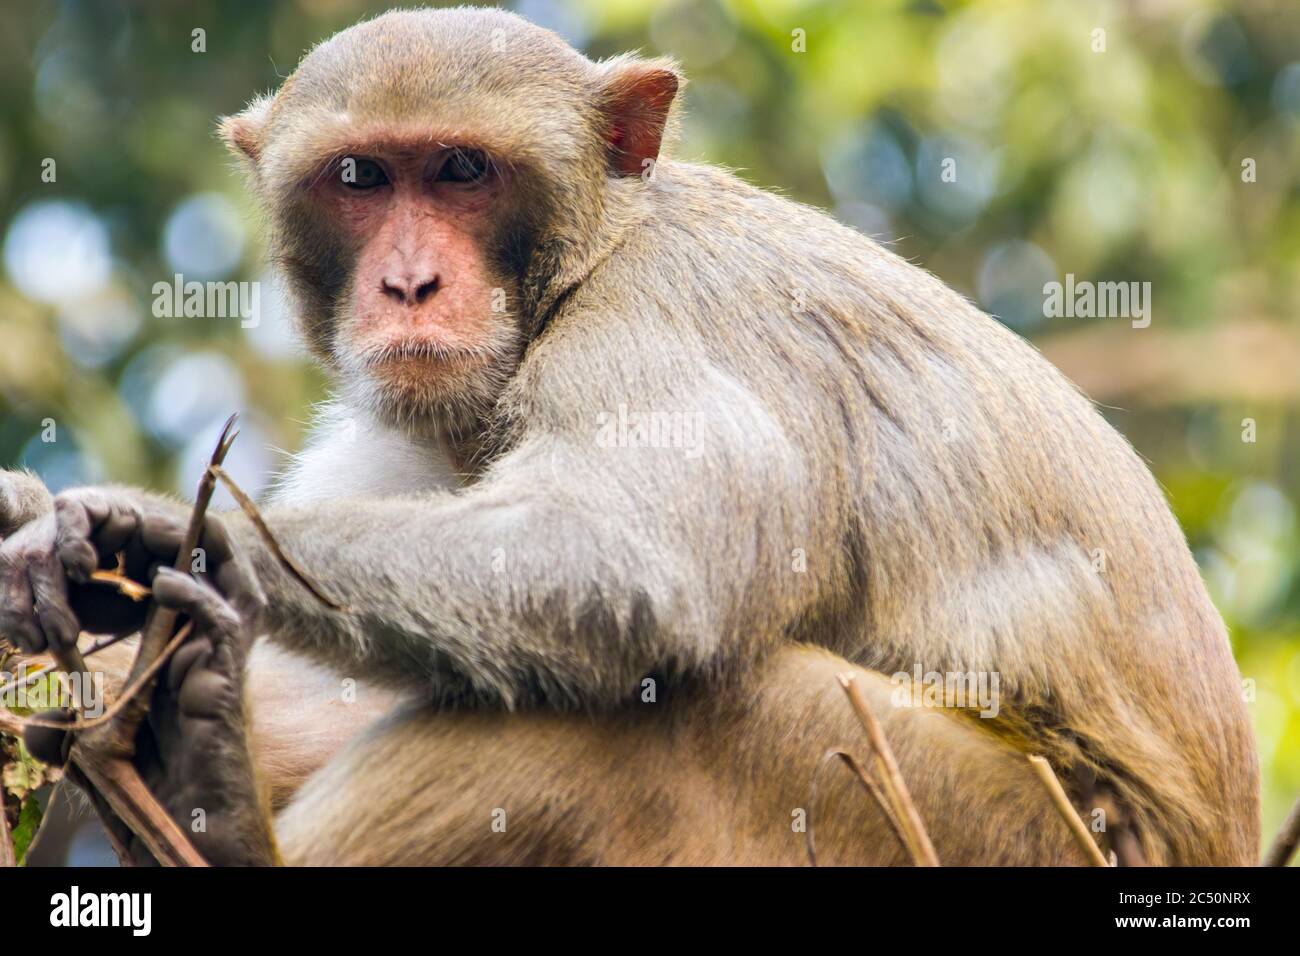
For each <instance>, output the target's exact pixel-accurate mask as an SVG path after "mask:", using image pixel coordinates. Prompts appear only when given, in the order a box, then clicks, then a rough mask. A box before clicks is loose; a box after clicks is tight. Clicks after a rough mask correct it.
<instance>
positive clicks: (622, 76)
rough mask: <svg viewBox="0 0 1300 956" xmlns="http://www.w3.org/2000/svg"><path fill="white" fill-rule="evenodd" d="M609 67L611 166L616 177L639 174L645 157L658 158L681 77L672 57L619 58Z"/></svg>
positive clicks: (607, 105)
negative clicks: (666, 58)
mask: <svg viewBox="0 0 1300 956" xmlns="http://www.w3.org/2000/svg"><path fill="white" fill-rule="evenodd" d="M608 70H609V72H608V74H607V78H606V80H605V89H604V94H605V96H604V103H603V107H604V111H605V116H606V119H607V123H608V125H607V126H606V130H607V132H606V137H607V139H608V143H609V155H610V160H609V162H610V168H611V169H612V170H613V172H614V174H615V175H617V176H640V175H641V174H642V173H643V172H644V171H645V167H646V165H647V164H646V160H650V161H654V160H656V159H658V158H659V147H660V146H661V145H662V144H663V138H664V127H665V126H666V125H667V123H668V110H669V108H670V107H671V106H672V105H673V99H674V98H675V97H676V96H677V89H678V87H679V86H680V85H681V77H680V76H679V75H678V72H677V69H676V67H675V66H674V64H673V63H672V62H671V61H669V60H635V59H622V58H620V59H617V60H615V61H613V62H611V63H610V64H609V66H608Z"/></svg>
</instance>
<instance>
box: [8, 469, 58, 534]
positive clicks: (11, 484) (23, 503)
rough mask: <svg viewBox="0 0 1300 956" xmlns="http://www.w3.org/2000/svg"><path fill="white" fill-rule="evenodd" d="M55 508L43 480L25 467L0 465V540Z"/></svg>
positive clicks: (52, 498)
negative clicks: (9, 467)
mask: <svg viewBox="0 0 1300 956" xmlns="http://www.w3.org/2000/svg"><path fill="white" fill-rule="evenodd" d="M53 510H54V497H53V496H52V495H51V494H50V491H49V489H48V488H46V487H45V484H44V482H42V481H41V479H39V478H37V477H36V476H35V475H33V474H32V473H31V472H28V471H7V470H4V469H0V541H3V540H4V539H5V538H7V537H9V536H10V535H11V534H13V533H14V532H15V531H17V530H18V529H19V528H21V527H22V526H23V525H25V524H27V523H28V522H29V521H35V520H36V519H37V518H39V517H41V516H42V515H46V514H49V513H50V512H51V511H53Z"/></svg>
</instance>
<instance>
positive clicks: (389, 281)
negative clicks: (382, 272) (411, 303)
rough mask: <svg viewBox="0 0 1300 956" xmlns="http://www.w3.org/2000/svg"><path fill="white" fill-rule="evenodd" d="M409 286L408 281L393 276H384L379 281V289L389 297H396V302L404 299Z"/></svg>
mask: <svg viewBox="0 0 1300 956" xmlns="http://www.w3.org/2000/svg"><path fill="white" fill-rule="evenodd" d="M409 288H410V285H409V283H407V282H405V281H404V280H402V279H398V278H396V277H394V276H384V278H383V280H382V281H381V282H380V283H379V289H380V291H381V292H383V294H384V295H386V296H388V297H389V298H390V299H396V300H397V301H398V302H405V301H406V290H407V289H409Z"/></svg>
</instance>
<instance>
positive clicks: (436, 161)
mask: <svg viewBox="0 0 1300 956" xmlns="http://www.w3.org/2000/svg"><path fill="white" fill-rule="evenodd" d="M504 189H505V183H504V182H503V180H502V177H501V174H500V173H499V172H498V170H497V169H496V167H495V165H494V164H493V163H492V161H491V160H490V158H489V157H488V156H487V154H486V153H484V152H482V151H480V150H476V149H470V148H456V147H446V146H441V145H436V144H435V145H434V146H433V148H430V147H429V144H428V142H427V140H426V141H425V142H424V143H422V144H420V145H419V146H418V147H416V146H404V145H401V144H397V145H394V144H385V145H377V146H372V147H370V148H369V149H368V150H367V151H366V152H364V153H363V152H360V151H358V152H357V153H355V154H353V155H350V156H347V157H346V158H344V159H342V160H340V161H339V162H338V163H337V164H335V165H334V166H333V167H331V168H330V170H329V171H327V173H326V175H325V176H323V177H322V178H321V179H320V180H319V181H318V182H317V184H316V185H315V186H314V187H313V191H314V192H315V193H316V194H317V197H318V201H319V202H320V203H322V204H324V207H325V209H324V211H325V214H326V216H327V217H328V218H329V219H330V220H331V221H332V223H333V224H334V225H335V227H336V228H338V229H340V230H341V231H342V233H343V235H344V238H345V240H346V241H347V242H348V244H349V245H350V246H351V247H352V248H353V249H355V250H356V253H355V255H356V258H355V260H354V269H353V274H352V283H351V288H350V298H349V299H348V300H347V301H344V302H342V303H340V308H339V318H338V323H339V324H338V327H337V329H336V336H337V341H336V346H337V353H338V354H339V355H340V361H341V363H342V364H343V365H344V366H345V368H346V369H347V371H349V372H351V373H352V375H353V378H354V379H356V378H358V377H359V378H361V379H362V380H364V381H366V382H368V383H369V385H370V387H371V388H370V390H371V391H372V392H374V393H376V394H375V397H377V398H378V399H379V400H380V402H381V404H386V405H396V406H399V407H400V409H401V410H402V411H403V412H407V413H412V412H421V411H426V412H427V411H428V410H429V406H437V405H445V404H446V403H448V402H449V401H454V400H456V399H458V398H472V397H473V395H472V393H473V392H474V391H476V390H477V389H478V388H479V387H481V386H482V385H483V384H484V383H483V381H482V380H483V378H484V377H485V376H490V375H491V372H492V370H493V368H494V366H496V365H497V364H499V363H500V361H501V360H502V359H504V358H506V357H507V356H508V355H509V354H510V353H511V352H512V350H513V347H514V345H515V341H516V338H517V335H518V332H517V329H516V326H515V323H514V322H513V320H512V319H511V318H510V315H509V312H508V311H507V308H506V307H507V304H508V303H507V301H506V298H507V297H506V291H505V289H504V288H503V287H501V284H500V282H498V281H494V280H493V278H492V276H491V272H490V268H489V264H488V256H487V253H486V250H488V249H489V248H490V243H491V241H492V234H493V231H494V227H495V225H496V220H497V217H496V216H495V214H494V210H495V207H496V205H497V203H498V200H499V198H500V196H501V194H502V193H503V191H504Z"/></svg>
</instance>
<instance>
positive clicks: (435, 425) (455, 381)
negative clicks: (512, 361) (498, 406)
mask: <svg viewBox="0 0 1300 956" xmlns="http://www.w3.org/2000/svg"><path fill="white" fill-rule="evenodd" d="M367 373H368V374H367V375H366V383H365V386H364V392H365V395H364V399H365V404H366V405H368V406H369V407H370V408H371V410H372V411H373V412H374V413H375V415H376V416H377V417H378V418H380V419H381V420H383V421H385V422H387V423H388V424H390V425H393V426H395V427H397V428H401V429H403V430H405V431H408V432H417V433H430V432H437V433H443V434H451V435H456V434H459V433H463V432H466V431H469V430H471V429H472V428H473V427H474V425H475V424H476V423H477V422H478V421H480V420H481V419H482V418H483V416H484V415H486V414H487V413H488V412H489V411H490V410H491V406H492V403H493V396H495V395H496V394H499V392H500V388H501V383H500V376H499V375H498V374H497V373H496V372H495V371H494V369H493V367H492V363H491V362H490V360H488V359H486V358H484V357H482V356H477V355H459V354H458V355H451V356H437V357H434V356H419V357H413V356H412V357H402V358H397V359H389V360H387V361H383V362H377V363H374V364H372V365H370V366H369V368H368V369H367Z"/></svg>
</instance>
